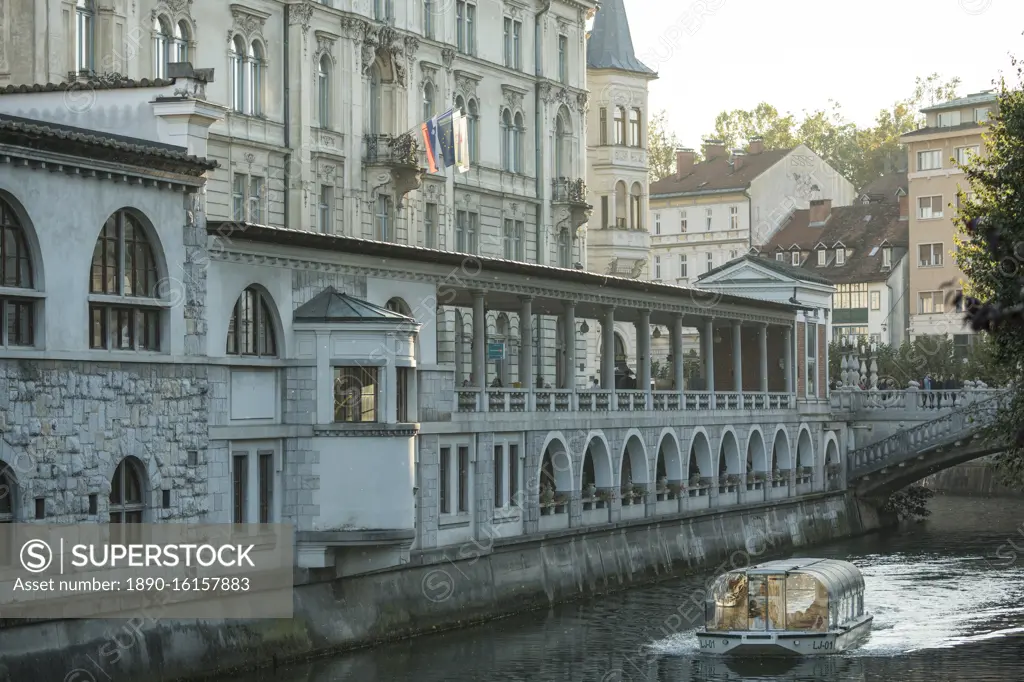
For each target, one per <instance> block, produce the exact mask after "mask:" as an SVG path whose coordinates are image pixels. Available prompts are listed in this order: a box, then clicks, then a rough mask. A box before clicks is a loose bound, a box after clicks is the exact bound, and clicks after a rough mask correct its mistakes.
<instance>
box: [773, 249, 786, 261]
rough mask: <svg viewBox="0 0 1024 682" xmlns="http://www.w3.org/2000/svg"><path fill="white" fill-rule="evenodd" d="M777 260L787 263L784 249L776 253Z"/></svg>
mask: <svg viewBox="0 0 1024 682" xmlns="http://www.w3.org/2000/svg"><path fill="white" fill-rule="evenodd" d="M775 260H777V261H779V262H780V263H785V262H786V254H785V253H784V252H782V251H779V252H778V253H776V254H775Z"/></svg>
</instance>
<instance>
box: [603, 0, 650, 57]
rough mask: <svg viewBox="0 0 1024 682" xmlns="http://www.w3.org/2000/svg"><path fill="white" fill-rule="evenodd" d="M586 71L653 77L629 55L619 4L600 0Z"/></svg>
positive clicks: (629, 42)
mask: <svg viewBox="0 0 1024 682" xmlns="http://www.w3.org/2000/svg"><path fill="white" fill-rule="evenodd" d="M587 68H588V69H618V70H620V71H630V72H633V73H643V74H650V75H655V72H654V71H653V70H652V69H649V68H648V67H647V66H645V65H644V64H643V62H641V61H640V60H639V59H637V58H636V53H635V52H633V38H632V36H630V34H629V20H628V19H627V18H626V7H625V5H623V0H604V1H603V2H602V3H601V8H600V9H599V10H597V16H596V17H594V29H593V30H592V31H591V32H590V39H589V40H588V41H587Z"/></svg>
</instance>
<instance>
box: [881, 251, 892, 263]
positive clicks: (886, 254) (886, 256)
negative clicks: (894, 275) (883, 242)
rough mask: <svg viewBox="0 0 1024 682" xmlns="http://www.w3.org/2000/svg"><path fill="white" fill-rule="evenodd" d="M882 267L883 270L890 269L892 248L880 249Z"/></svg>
mask: <svg viewBox="0 0 1024 682" xmlns="http://www.w3.org/2000/svg"><path fill="white" fill-rule="evenodd" d="M882 267H883V268H891V267H892V247H891V246H886V247H883V248H882Z"/></svg>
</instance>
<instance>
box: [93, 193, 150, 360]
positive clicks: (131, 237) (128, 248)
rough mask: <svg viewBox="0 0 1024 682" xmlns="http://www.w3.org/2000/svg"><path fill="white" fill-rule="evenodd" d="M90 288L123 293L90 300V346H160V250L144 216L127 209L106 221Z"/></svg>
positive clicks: (132, 348)
mask: <svg viewBox="0 0 1024 682" xmlns="http://www.w3.org/2000/svg"><path fill="white" fill-rule="evenodd" d="M90 275H91V276H90V277H89V293H90V294H99V295H103V296H118V297H120V298H121V299H122V300H121V301H119V302H116V303H112V302H107V301H104V302H102V303H99V302H95V303H90V304H89V347H90V348H106V349H110V350H153V351H155V350H160V312H161V305H160V301H159V300H158V297H159V292H158V289H159V282H158V276H157V266H156V256H155V255H154V253H153V248H152V246H150V243H149V238H148V237H147V236H146V230H145V229H144V228H143V227H142V223H141V222H139V220H138V218H136V217H135V216H133V215H132V214H130V213H129V212H127V211H124V210H121V211H118V212H117V213H115V214H114V215H112V216H110V217H109V218H108V219H107V222H106V223H104V224H103V229H102V230H101V231H100V236H99V238H98V239H97V240H96V247H95V249H94V250H93V253H92V268H91V269H90Z"/></svg>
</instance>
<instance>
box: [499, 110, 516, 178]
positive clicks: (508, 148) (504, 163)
mask: <svg viewBox="0 0 1024 682" xmlns="http://www.w3.org/2000/svg"><path fill="white" fill-rule="evenodd" d="M514 136H515V129H514V128H513V127H512V112H511V111H509V110H508V109H502V111H501V167H502V169H504V170H506V171H510V172H511V171H512V138H513V137H514Z"/></svg>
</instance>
